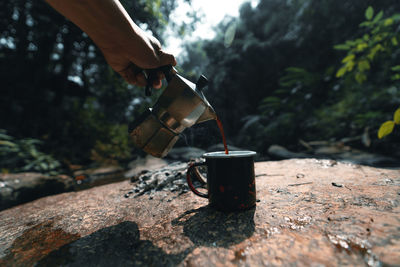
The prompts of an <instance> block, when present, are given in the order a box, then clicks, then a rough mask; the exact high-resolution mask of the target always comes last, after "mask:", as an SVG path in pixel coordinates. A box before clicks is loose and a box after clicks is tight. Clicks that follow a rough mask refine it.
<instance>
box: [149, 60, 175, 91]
mask: <svg viewBox="0 0 400 267" xmlns="http://www.w3.org/2000/svg"><path fill="white" fill-rule="evenodd" d="M160 71H161V72H162V73H164V76H165V79H166V80H167V82H168V83H169V82H170V81H171V79H172V75H174V74H175V73H176V69H175V68H174V67H172V65H165V66H161V67H159V68H156V69H147V70H146V71H145V73H146V79H147V84H146V89H145V93H146V96H151V88H152V86H153V82H154V81H155V80H156V79H157V73H158V72H160Z"/></svg>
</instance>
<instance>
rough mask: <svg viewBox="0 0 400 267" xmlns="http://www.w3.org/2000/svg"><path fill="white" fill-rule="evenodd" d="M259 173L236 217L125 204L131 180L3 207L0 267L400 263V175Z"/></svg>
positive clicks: (179, 198)
mask: <svg viewBox="0 0 400 267" xmlns="http://www.w3.org/2000/svg"><path fill="white" fill-rule="evenodd" d="M256 176H257V178H256V185H257V198H258V199H259V202H258V203H257V207H256V208H253V209H251V210H248V211H245V212H240V213H221V212H217V211H214V210H213V209H211V208H209V207H208V206H207V200H206V199H203V198H199V197H197V196H195V195H194V194H192V193H191V192H186V193H185V192H183V193H182V192H177V191H173V192H172V191H170V190H162V191H157V192H155V193H153V194H152V195H151V196H149V195H147V194H143V195H140V196H137V197H132V198H130V197H128V198H127V197H125V195H126V192H129V191H131V190H132V188H133V187H135V184H132V183H130V182H128V181H123V182H119V183H114V184H109V185H104V186H99V187H95V188H91V189H88V190H85V191H80V192H70V193H63V194H59V195H55V196H49V197H44V198H41V199H38V200H35V201H33V202H30V203H26V204H23V205H20V206H17V207H14V208H11V209H8V210H4V211H2V212H0V266H34V265H38V266H64V265H66V266H177V265H178V266H265V265H286V266H288V265H289V266H292V265H298V266H338V265H340V266H341V265H351V266H355V265H356V266H382V265H388V266H396V265H398V264H399V263H400V207H399V205H400V171H398V170H387V169H378V168H372V167H366V166H360V165H353V164H346V163H340V162H336V161H332V160H315V159H302V160H300V159H297V160H284V161H276V162H260V163H256ZM135 183H137V182H135Z"/></svg>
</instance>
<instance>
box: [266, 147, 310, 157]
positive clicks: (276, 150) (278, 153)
mask: <svg viewBox="0 0 400 267" xmlns="http://www.w3.org/2000/svg"><path fill="white" fill-rule="evenodd" d="M268 154H269V155H271V156H272V157H274V158H275V159H290V158H309V157H310V155H307V154H305V153H296V152H292V151H289V150H287V149H286V148H284V147H283V146H278V145H272V146H270V147H269V148H268Z"/></svg>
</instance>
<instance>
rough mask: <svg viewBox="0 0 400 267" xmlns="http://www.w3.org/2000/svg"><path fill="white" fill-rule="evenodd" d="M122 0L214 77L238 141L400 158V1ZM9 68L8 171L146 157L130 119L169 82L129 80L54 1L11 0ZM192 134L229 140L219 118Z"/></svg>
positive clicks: (213, 88)
mask: <svg viewBox="0 0 400 267" xmlns="http://www.w3.org/2000/svg"><path fill="white" fill-rule="evenodd" d="M121 2H122V3H123V5H124V6H125V8H126V9H127V11H128V12H129V13H130V14H131V17H132V18H133V20H134V21H135V22H136V23H137V24H138V25H140V27H142V28H143V29H145V30H148V31H151V32H152V33H153V34H154V36H156V37H157V38H158V39H159V40H160V41H161V42H162V43H163V46H164V47H166V48H167V49H169V50H170V51H172V52H173V53H174V54H175V55H176V57H177V60H178V66H177V69H178V71H179V72H180V73H181V74H182V75H183V76H185V77H188V78H189V79H190V80H191V81H193V82H195V81H196V80H197V78H198V77H199V75H200V74H204V75H205V76H207V77H208V78H209V80H210V84H209V86H208V87H207V88H206V89H204V93H205V95H206V97H207V99H208V100H209V102H210V103H211V105H212V106H213V107H214V108H215V110H216V112H217V114H218V116H219V117H220V119H221V121H222V123H223V125H224V128H225V134H226V136H227V140H228V145H230V146H232V147H238V148H244V149H251V150H255V151H257V152H258V154H259V160H270V159H278V158H286V157H291V156H311V157H312V156H316V157H319V155H325V156H328V157H329V155H331V156H332V157H333V158H334V155H335V154H338V153H342V154H343V153H344V152H345V153H351V152H352V151H356V152H357V153H360V151H361V152H363V153H369V154H368V155H370V156H371V155H375V156H376V157H385V158H386V159H387V160H386V161H384V160H383V161H380V163H382V162H391V163H390V164H391V165H393V162H396V161H397V162H400V160H399V158H400V149H399V148H400V129H399V128H400V126H399V125H397V124H398V123H399V122H400V121H398V120H400V117H399V116H400V114H398V113H396V114H398V115H396V116H397V117H396V116H395V111H396V110H397V109H398V108H399V107H400V83H399V81H400V46H399V43H400V2H399V1H398V0H384V1H372V0H365V1H364V0H363V1H354V0H342V1H335V0H326V1H320V0H259V1H254V0H253V1H220V0H218V1H213V2H214V3H213V2H212V1H200V0H192V1H191V0H185V1H184V0H179V1H178V0H176V1H175V0H164V1H161V0H136V1H125V0H124V1H121ZM0 81H1V85H0V88H1V89H0V90H1V93H0V96H1V98H0V129H1V130H0V168H1V170H2V172H3V173H11V172H21V171H35V172H42V173H50V174H52V173H68V171H69V170H71V169H73V168H74V166H86V167H87V166H102V165H110V164H111V165H120V166H125V165H126V164H128V163H129V162H131V161H132V160H134V159H136V158H139V157H143V156H144V154H143V152H141V151H140V150H138V149H135V148H134V147H133V146H132V143H131V142H130V140H129V135H128V124H129V122H130V121H132V120H134V119H135V118H136V117H137V116H138V115H139V114H141V113H142V112H143V111H144V110H145V109H146V108H148V107H150V106H152V105H153V104H154V102H155V100H156V98H157V97H158V95H159V94H154V95H153V96H152V97H150V98H147V97H145V95H144V89H143V88H137V87H134V86H131V85H128V84H127V83H126V82H124V81H123V80H122V78H121V77H119V76H118V74H116V73H114V72H113V71H112V69H111V68H110V67H109V66H108V65H107V64H106V62H105V60H104V58H103V56H102V55H101V53H100V51H99V50H98V49H97V47H96V46H95V45H94V44H93V43H92V41H91V40H90V39H89V38H88V36H87V35H86V34H84V33H83V32H82V31H81V30H80V29H79V28H77V27H76V26H75V25H73V24H72V23H71V22H69V21H68V20H66V19H65V18H64V17H62V16H61V15H59V14H58V13H57V12H55V11H54V10H53V9H52V8H51V7H49V6H48V5H47V4H46V3H45V2H44V1H33V0H8V1H1V2H0ZM388 121H389V122H388ZM385 122H387V123H386V124H384V123H385ZM382 125H383V126H382ZM381 126H382V127H381ZM379 129H381V131H380V137H382V136H384V135H386V136H384V137H383V138H378V130H379ZM184 134H185V135H184V136H183V137H182V138H181V139H180V141H179V142H178V143H177V145H176V147H178V148H179V147H196V148H200V149H202V150H204V151H205V150H210V149H213V148H214V149H216V148H218V146H216V145H219V146H220V147H221V146H222V140H221V136H220V133H219V131H218V128H217V127H216V124H215V122H213V121H209V122H205V123H203V124H199V125H195V126H194V127H192V128H191V129H187V130H186V131H185V132H184ZM284 153H286V156H285V155H284ZM375 156H374V157H375ZM389 158H390V160H389ZM372 163H373V162H372ZM388 164H389V163H388ZM378 165H379V164H378ZM381 165H385V164H384V163H382V164H381ZM399 165H400V164H399Z"/></svg>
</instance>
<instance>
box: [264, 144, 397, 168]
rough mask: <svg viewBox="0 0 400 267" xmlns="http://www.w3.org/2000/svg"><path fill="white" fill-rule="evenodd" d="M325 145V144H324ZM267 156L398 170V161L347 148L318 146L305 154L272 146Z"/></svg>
mask: <svg viewBox="0 0 400 267" xmlns="http://www.w3.org/2000/svg"><path fill="white" fill-rule="evenodd" d="M324 144H325V143H324ZM268 154H269V155H270V156H272V157H273V158H274V159H291V158H319V159H334V160H338V161H343V162H349V163H353V164H361V165H368V166H374V167H394V168H400V159H395V158H391V157H386V156H382V155H377V154H372V153H368V152H364V151H361V150H357V149H353V148H350V147H348V146H339V145H331V146H325V145H323V146H318V147H316V148H315V149H313V150H310V151H308V152H307V153H300V152H292V151H289V150H288V149H286V148H284V147H282V146H279V145H272V146H270V147H269V148H268Z"/></svg>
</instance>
